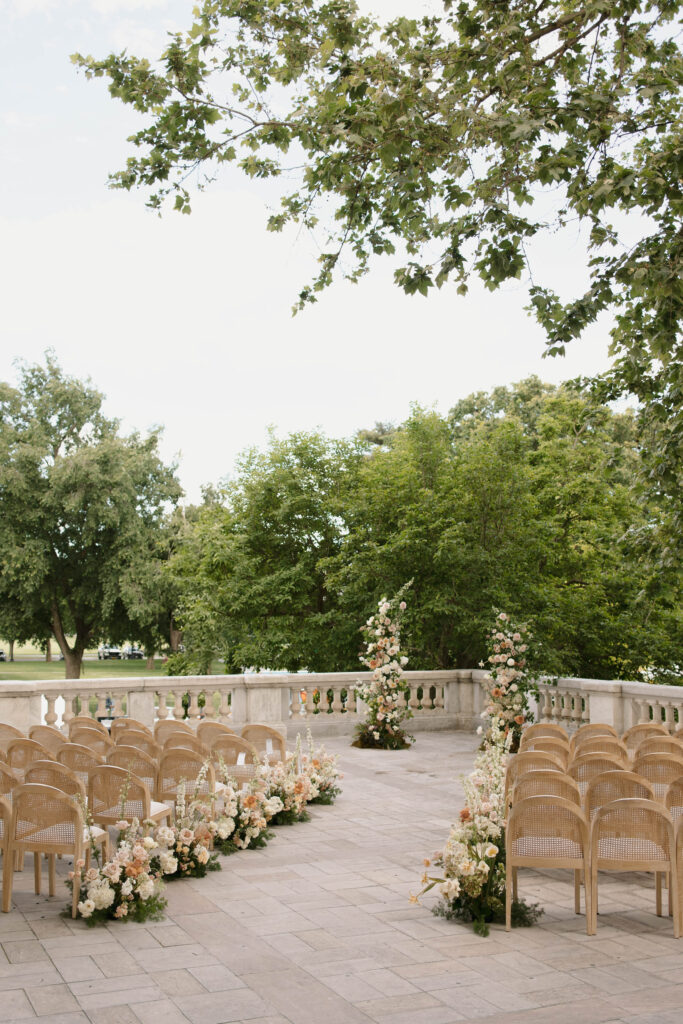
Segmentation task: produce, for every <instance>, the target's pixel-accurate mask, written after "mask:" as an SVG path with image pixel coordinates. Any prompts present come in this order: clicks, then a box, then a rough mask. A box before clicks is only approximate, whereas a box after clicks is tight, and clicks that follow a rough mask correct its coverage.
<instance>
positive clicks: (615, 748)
mask: <svg viewBox="0 0 683 1024" xmlns="http://www.w3.org/2000/svg"><path fill="white" fill-rule="evenodd" d="M594 754H597V756H598V757H601V756H602V755H603V754H607V755H608V756H609V757H616V758H617V760H619V761H621V762H622V764H623V765H624V767H625V768H626V767H627V766H628V764H629V756H628V750H627V749H626V745H625V744H624V743H622V742H621V740H618V739H616V738H615V737H614V736H592V737H591V738H590V739H586V740H585V741H584V742H583V743H582V744H581V746H580V747H575V748H574V752H573V755H572V759H571V761H570V764H571V763H572V762H573V761H575V760H577V759H578V758H580V757H588V756H589V755H591V756H592V755H594Z"/></svg>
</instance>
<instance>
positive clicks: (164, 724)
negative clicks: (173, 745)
mask: <svg viewBox="0 0 683 1024" xmlns="http://www.w3.org/2000/svg"><path fill="white" fill-rule="evenodd" d="M174 732H184V733H189V734H190V736H194V735H196V734H195V731H194V729H193V728H192V726H190V725H188V724H187V722H179V721H178V720H177V719H175V718H164V719H163V720H162V721H161V722H157V723H156V724H155V726H154V739H155V740H156V741H157V743H158V744H159V746H160V747H163V745H164V743H165V742H166V740H167V739H168V737H169V736H171V735H172V734H173V733H174Z"/></svg>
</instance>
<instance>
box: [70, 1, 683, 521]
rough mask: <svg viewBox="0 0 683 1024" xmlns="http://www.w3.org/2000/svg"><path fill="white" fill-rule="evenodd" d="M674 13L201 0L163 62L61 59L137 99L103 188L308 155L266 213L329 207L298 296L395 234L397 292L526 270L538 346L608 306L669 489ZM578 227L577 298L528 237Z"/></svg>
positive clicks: (263, 167) (311, 293) (360, 265)
mask: <svg viewBox="0 0 683 1024" xmlns="http://www.w3.org/2000/svg"><path fill="white" fill-rule="evenodd" d="M679 10H680V0H648V2H647V3H645V2H641V0H617V2H616V3H609V4H607V3H605V0H541V2H540V3H539V2H538V0H516V2H514V3H500V2H497V0H473V2H472V3H455V2H453V0H444V2H443V13H442V14H441V16H439V17H423V18H421V19H408V18H397V19H395V20H394V21H392V22H390V23H389V24H387V25H384V26H380V25H378V24H376V23H375V22H374V21H373V20H372V19H370V18H367V17H362V16H360V15H359V14H358V12H357V9H356V6H355V4H354V3H353V0H309V2H304V0H262V2H258V3H253V2H244V0H203V2H202V3H200V4H199V6H198V7H197V8H195V20H194V24H193V25H192V27H191V28H190V29H189V31H188V33H187V35H185V36H183V35H182V34H180V33H177V34H174V35H172V36H171V39H170V42H169V45H168V47H167V48H166V50H165V51H164V53H163V54H162V55H161V60H160V62H159V64H158V65H157V66H156V67H152V66H151V65H150V63H149V61H147V60H146V59H140V58H137V57H134V56H131V55H129V54H127V53H126V52H124V53H123V54H120V55H114V54H112V55H110V56H109V57H106V58H105V59H103V60H95V59H94V58H92V57H83V56H82V55H80V54H75V55H74V57H73V60H74V61H75V63H76V64H77V65H78V66H79V67H81V68H83V69H84V70H85V73H86V75H88V76H90V77H92V76H95V77H100V76H106V77H107V78H108V79H109V83H110V85H109V88H110V92H111V94H112V95H113V96H115V97H117V98H118V99H120V100H122V101H123V102H125V103H129V104H132V105H133V106H134V107H136V108H137V109H138V110H139V111H140V112H142V113H143V114H146V115H148V121H147V123H146V125H145V126H144V127H143V128H142V129H141V130H140V131H139V132H137V133H136V134H135V135H133V136H132V142H133V143H134V145H135V146H136V147H137V149H138V150H139V151H140V154H139V155H135V156H132V157H131V158H130V159H129V160H128V162H127V165H126V167H125V169H123V170H122V171H120V172H118V173H116V174H114V175H113V176H112V183H113V184H114V185H115V186H117V187H122V188H126V189H131V188H134V187H144V188H149V189H150V190H151V195H150V199H149V203H150V205H151V206H152V207H155V208H159V207H160V206H161V205H162V203H163V202H164V201H165V199H166V198H167V197H171V198H173V199H174V204H175V208H176V209H177V210H180V211H182V212H184V213H187V212H189V209H190V194H189V191H188V179H191V178H192V176H193V175H195V180H196V181H197V183H198V185H199V187H203V186H204V185H205V184H206V182H207V181H209V180H211V178H212V177H213V176H214V175H215V174H216V173H217V170H218V169H219V168H220V166H221V164H223V163H226V162H230V161H239V166H240V167H241V168H242V169H243V171H244V172H245V173H246V174H248V175H250V176H252V177H269V176H275V175H279V174H281V173H282V171H283V170H284V169H286V170H287V176H288V179H291V175H292V173H293V170H292V168H291V167H290V166H289V165H290V164H292V163H293V164H294V165H296V166H297V167H300V168H301V178H300V179H299V185H298V187H297V188H295V190H294V191H293V192H290V193H289V194H288V195H286V196H285V197H284V198H283V200H282V206H281V210H280V211H279V212H276V213H274V214H273V215H272V216H271V217H270V220H269V227H270V228H271V229H272V230H281V229H282V228H283V227H284V226H285V225H286V224H287V223H289V222H292V221H294V222H298V223H301V224H303V225H306V226H307V227H309V228H314V227H315V226H316V224H317V223H318V217H320V216H322V217H323V218H324V221H323V225H322V227H323V229H324V230H325V231H326V233H327V239H328V240H327V244H326V245H325V251H323V253H322V255H321V257H320V263H321V268H320V272H319V274H318V276H317V277H316V278H315V280H314V281H313V283H312V284H311V285H309V286H307V287H305V288H303V290H302V292H301V294H300V297H299V302H298V306H299V307H301V306H303V305H305V304H306V303H307V302H311V301H315V298H316V295H317V293H318V292H319V291H320V290H321V289H323V288H324V287H326V286H327V285H328V284H329V283H330V282H331V280H332V279H333V276H334V274H335V273H336V272H339V271H340V269H341V271H342V273H343V274H344V275H345V276H346V277H348V278H350V279H351V280H357V279H358V278H359V277H360V276H361V275H362V274H364V273H365V272H366V270H367V269H368V266H369V264H370V261H371V259H372V258H373V257H374V256H377V255H382V254H393V253H395V252H396V251H397V249H398V250H399V251H401V252H405V254H406V255H407V259H406V260H405V261H404V262H403V263H402V265H400V266H399V267H398V268H397V270H396V273H395V277H396V281H397V283H398V284H399V285H400V286H401V287H402V288H404V289H405V291H407V292H409V293H412V292H419V293H422V294H425V295H426V294H427V293H428V292H429V289H430V288H432V287H434V286H437V287H441V286H442V285H443V284H444V283H445V282H446V281H448V280H451V279H452V280H454V281H455V282H456V283H457V286H458V290H459V291H460V292H465V291H466V290H467V282H468V280H469V278H470V277H471V276H473V275H474V276H478V277H479V278H481V280H482V281H483V282H484V283H485V284H486V286H487V287H489V288H491V289H495V288H497V287H498V286H499V285H500V284H501V283H503V282H504V281H506V280H508V279H509V278H518V277H521V276H522V274H524V273H527V274H528V278H529V286H530V300H531V308H532V310H533V312H534V314H535V316H536V317H537V319H538V321H539V323H540V324H541V325H542V326H543V328H544V330H545V332H546V335H547V351H548V353H550V354H560V353H563V352H564V350H565V346H566V345H567V344H568V343H569V342H570V341H571V340H572V339H574V338H576V337H578V336H579V335H581V333H582V332H583V330H584V329H585V328H586V326H587V325H588V324H590V323H592V322H594V321H595V320H596V318H597V317H598V316H599V315H600V314H601V313H602V312H605V311H612V312H613V313H614V318H613V327H612V331H611V335H612V352H613V354H614V355H615V357H616V361H615V363H614V366H613V369H612V371H611V373H610V375H609V377H608V380H607V381H606V382H605V384H604V386H605V388H606V389H607V390H606V391H604V392H603V395H605V394H607V393H612V394H621V393H624V392H631V393H633V394H635V395H636V396H637V397H638V398H639V399H640V400H641V402H643V403H644V406H645V409H646V413H647V416H648V419H649V422H650V427H651V430H650V439H651V442H652V445H653V457H652V459H651V460H650V463H649V465H648V473H649V476H650V478H651V480H652V482H653V483H654V485H655V486H656V487H658V488H660V489H664V490H666V491H667V492H668V493H669V494H671V495H674V496H677V497H678V498H680V493H681V492H682V490H683V489H682V488H681V487H680V484H681V482H683V481H682V478H681V472H682V471H681V464H682V456H683V402H681V398H680V396H681V390H682V385H683V369H682V367H683V351H682V346H681V336H680V318H681V309H682V306H683V229H682V228H681V221H680V215H681V208H682V190H681V178H682V175H681V148H680V131H681V83H682V82H683V61H682V59H681V54H680V50H679V48H678V46H677V42H676V38H675V31H676V28H675V22H676V19H677V14H678V11H679ZM330 209H331V210H332V216H329V215H328V213H326V211H328V210H330ZM568 224H569V225H572V226H575V225H578V226H579V228H580V229H582V231H583V236H584V237H585V239H586V243H587V246H588V259H587V266H588V271H589V279H590V280H589V285H588V288H587V289H586V290H585V292H583V294H578V295H575V296H574V297H568V298H567V297H561V296H559V295H558V294H556V293H555V292H554V291H553V290H552V288H550V287H549V286H547V285H546V284H544V283H543V276H544V274H543V270H544V267H543V265H542V264H541V263H540V261H539V262H537V260H535V259H534V257H533V253H532V251H531V250H530V248H529V246H530V243H531V242H533V240H534V239H536V238H540V237H542V236H544V235H546V234H548V233H550V234H551V235H552V234H553V233H556V232H557V231H558V229H561V228H563V227H565V226H567V225H568ZM559 239H560V241H559V242H558V243H557V244H560V245H561V244H562V241H561V240H562V234H561V233H560V235H559ZM540 259H542V257H541V258H540ZM680 512H681V506H680V500H679V503H678V505H677V508H676V514H677V515H680ZM679 525H683V522H680V523H679ZM674 526H675V524H674ZM679 533H683V531H679ZM670 536H672V537H675V536H676V530H675V528H672V530H671V531H670Z"/></svg>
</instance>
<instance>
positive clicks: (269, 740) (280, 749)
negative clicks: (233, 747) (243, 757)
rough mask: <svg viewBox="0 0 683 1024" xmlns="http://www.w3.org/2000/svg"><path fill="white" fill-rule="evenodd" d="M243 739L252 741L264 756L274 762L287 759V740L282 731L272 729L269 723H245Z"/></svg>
mask: <svg viewBox="0 0 683 1024" xmlns="http://www.w3.org/2000/svg"><path fill="white" fill-rule="evenodd" d="M241 735H242V739H243V740H246V741H247V743H251V744H252V745H253V746H254V747H256V749H257V750H258V752H259V755H260V756H261V757H262V758H264V757H265V758H267V759H268V761H269V762H270V763H271V764H273V763H275V762H278V761H286V760H287V742H286V740H285V738H284V736H283V735H282V733H281V732H278V731H277V729H271V727H270V726H269V725H245V726H244V728H243V729H242V733H241Z"/></svg>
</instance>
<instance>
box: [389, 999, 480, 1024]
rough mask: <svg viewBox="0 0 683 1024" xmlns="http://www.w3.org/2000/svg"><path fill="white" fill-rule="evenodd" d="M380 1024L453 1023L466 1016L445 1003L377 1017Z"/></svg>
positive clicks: (462, 1019)
mask: <svg viewBox="0 0 683 1024" xmlns="http://www.w3.org/2000/svg"><path fill="white" fill-rule="evenodd" d="M373 1019H374V1020H376V1021H378V1022H379V1024H453V1022H456V1021H464V1020H465V1019H466V1018H465V1017H464V1016H463V1015H462V1013H461V1012H460V1011H459V1010H456V1009H455V1007H452V1006H445V1005H444V1004H443V1003H441V1004H439V1005H437V1006H427V1007H424V1008H423V1009H421V1010H404V1011H402V1012H401V1013H393V1014H392V1015H391V1017H375V1018H373Z"/></svg>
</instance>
